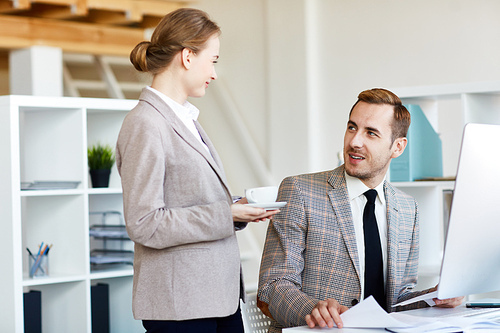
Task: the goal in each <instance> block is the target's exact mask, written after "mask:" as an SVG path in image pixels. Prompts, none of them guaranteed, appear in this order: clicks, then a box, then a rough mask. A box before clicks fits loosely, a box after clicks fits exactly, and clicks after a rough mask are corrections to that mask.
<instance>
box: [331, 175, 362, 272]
mask: <svg viewBox="0 0 500 333" xmlns="http://www.w3.org/2000/svg"><path fill="white" fill-rule="evenodd" d="M328 182H329V183H330V185H331V186H332V189H331V190H330V192H329V194H328V195H329V197H330V202H331V203H332V208H333V211H334V212H335V215H336V217H337V222H338V224H339V228H340V231H341V233H342V237H343V238H344V242H345V244H346V247H347V251H348V252H349V256H350V257H351V260H352V262H353V263H354V267H355V269H356V274H357V275H358V281H361V280H360V266H359V256H358V246H357V242H356V232H355V230H354V223H353V220H352V212H351V203H350V202H349V193H348V192H347V185H346V182H345V178H344V168H337V169H335V170H334V171H333V172H332V175H331V177H330V179H329V180H328Z"/></svg>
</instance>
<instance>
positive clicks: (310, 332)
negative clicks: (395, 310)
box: [283, 326, 387, 333]
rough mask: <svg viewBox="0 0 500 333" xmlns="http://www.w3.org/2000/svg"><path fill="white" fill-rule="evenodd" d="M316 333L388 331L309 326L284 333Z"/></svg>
mask: <svg viewBox="0 0 500 333" xmlns="http://www.w3.org/2000/svg"><path fill="white" fill-rule="evenodd" d="M315 332H335V333H381V332H385V333H387V331H386V330H385V329H383V328H341V329H338V328H336V327H334V328H312V329H311V328H309V327H307V326H300V327H293V328H284V329H283V333H315Z"/></svg>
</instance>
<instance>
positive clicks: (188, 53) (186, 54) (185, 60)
mask: <svg viewBox="0 0 500 333" xmlns="http://www.w3.org/2000/svg"><path fill="white" fill-rule="evenodd" d="M193 55H194V53H193V51H192V50H190V49H188V48H183V49H182V51H181V61H182V65H183V66H184V68H185V69H190V68H191V61H192V58H193Z"/></svg>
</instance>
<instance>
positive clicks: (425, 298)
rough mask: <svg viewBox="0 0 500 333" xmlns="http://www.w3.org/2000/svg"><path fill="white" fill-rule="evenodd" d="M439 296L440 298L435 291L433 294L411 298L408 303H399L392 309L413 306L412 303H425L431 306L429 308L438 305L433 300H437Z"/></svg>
mask: <svg viewBox="0 0 500 333" xmlns="http://www.w3.org/2000/svg"><path fill="white" fill-rule="evenodd" d="M437 296H438V292H437V291H434V292H432V293H428V294H423V295H420V296H417V297H413V298H410V299H408V300H406V301H403V302H399V303H397V304H394V305H393V306H392V307H396V306H403V305H408V304H412V303H415V302H419V301H425V302H426V303H427V304H429V306H434V305H436V303H435V302H434V301H433V300H432V299H433V298H437Z"/></svg>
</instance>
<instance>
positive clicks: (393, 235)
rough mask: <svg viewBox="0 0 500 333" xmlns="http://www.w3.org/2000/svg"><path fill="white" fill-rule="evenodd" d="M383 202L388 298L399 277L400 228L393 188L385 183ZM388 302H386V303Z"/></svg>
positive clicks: (397, 205)
mask: <svg viewBox="0 0 500 333" xmlns="http://www.w3.org/2000/svg"><path fill="white" fill-rule="evenodd" d="M384 192H385V200H386V202H387V228H388V230H387V243H388V244H387V277H388V278H387V282H386V289H387V292H386V295H387V296H388V298H390V295H393V293H394V292H395V287H396V286H397V285H399V281H398V279H400V278H401V277H399V276H398V274H397V264H398V260H397V259H398V256H400V255H401V253H399V237H400V226H399V225H398V221H399V204H398V201H397V198H396V192H395V191H394V188H393V187H392V186H391V185H390V184H389V183H388V182H387V181H386V182H385V183H384ZM387 304H390V303H389V300H388V303H387Z"/></svg>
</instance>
